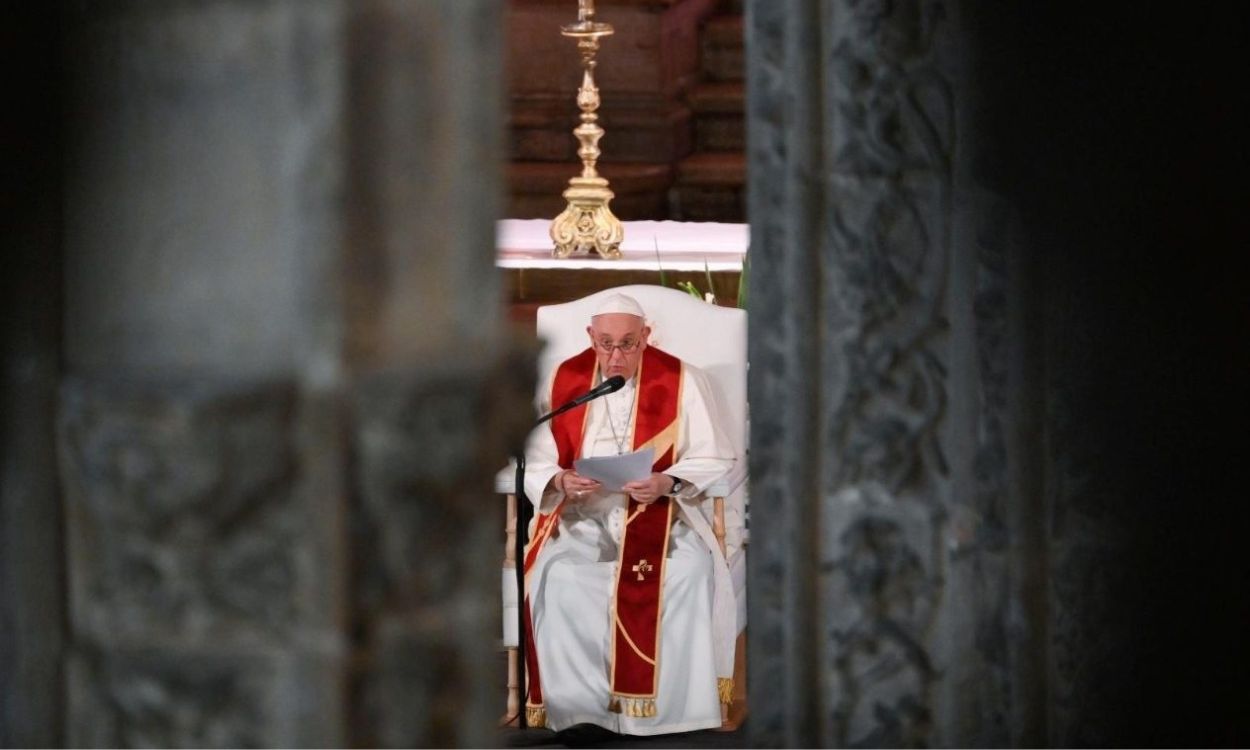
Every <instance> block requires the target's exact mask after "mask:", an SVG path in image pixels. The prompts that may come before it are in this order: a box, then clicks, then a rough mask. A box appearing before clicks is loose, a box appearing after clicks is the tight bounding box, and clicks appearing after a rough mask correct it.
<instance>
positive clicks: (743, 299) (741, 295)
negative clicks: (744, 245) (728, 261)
mask: <svg viewBox="0 0 1250 750" xmlns="http://www.w3.org/2000/svg"><path fill="white" fill-rule="evenodd" d="M750 270H751V255H750V254H749V253H748V254H745V255H743V256H742V273H741V274H739V275H738V307H739V309H742V310H745V309H747V273H748V272H749V271H750Z"/></svg>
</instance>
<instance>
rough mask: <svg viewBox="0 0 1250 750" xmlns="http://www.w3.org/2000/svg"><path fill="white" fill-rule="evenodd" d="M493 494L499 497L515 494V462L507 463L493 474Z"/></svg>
mask: <svg viewBox="0 0 1250 750" xmlns="http://www.w3.org/2000/svg"><path fill="white" fill-rule="evenodd" d="M495 492H497V493H499V494H500V495H515V494H516V462H515V461H509V462H508V465H507V466H505V467H503V468H502V469H500V470H499V471H498V473H496V474H495Z"/></svg>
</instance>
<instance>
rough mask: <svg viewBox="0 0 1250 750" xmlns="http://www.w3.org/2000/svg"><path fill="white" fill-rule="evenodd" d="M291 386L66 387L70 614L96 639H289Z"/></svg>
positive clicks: (293, 544)
mask: <svg viewBox="0 0 1250 750" xmlns="http://www.w3.org/2000/svg"><path fill="white" fill-rule="evenodd" d="M292 408H293V390H292V389H291V388H290V387H289V386H285V385H273V386H258V387H244V388H217V387H214V386H210V385H206V384H189V383H181V384H166V385H141V384H136V383H126V382H121V381H113V382H102V381H88V380H81V379H77V380H70V381H68V382H66V384H65V385H64V387H63V388H62V410H61V417H60V453H61V465H62V474H63V477H64V483H65V496H66V504H67V518H68V527H69V545H70V558H71V567H70V588H71V593H72V595H71V600H72V606H71V619H72V622H73V624H74V629H75V631H76V632H77V634H78V635H80V636H83V637H87V638H90V639H95V640H96V641H98V642H101V643H111V642H118V641H125V640H131V641H144V640H147V639H149V638H153V637H160V638H184V639H198V638H211V637H228V638H232V639H246V640H257V639H268V638H273V637H281V636H284V635H287V634H289V633H288V631H289V629H290V628H291V626H292V623H293V621H294V620H295V619H296V615H297V614H298V612H297V610H298V608H299V606H300V603H299V601H298V599H297V590H298V585H299V583H300V581H299V580H298V579H299V577H300V575H301V572H300V571H301V570H302V566H301V565H300V563H299V561H298V555H299V548H300V545H299V539H300V532H301V520H300V517H299V515H298V514H296V513H295V512H294V509H293V503H292V500H291V486H292V482H293V480H294V477H295V471H296V468H295V459H294V456H293V453H292V450H291V436H290V428H291V424H290V423H291V418H292Z"/></svg>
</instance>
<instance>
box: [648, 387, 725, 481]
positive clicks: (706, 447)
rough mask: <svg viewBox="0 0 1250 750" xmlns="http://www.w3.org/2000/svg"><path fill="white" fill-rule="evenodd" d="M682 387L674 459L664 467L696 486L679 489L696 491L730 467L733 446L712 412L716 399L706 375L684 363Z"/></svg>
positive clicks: (669, 472)
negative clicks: (679, 422) (680, 416)
mask: <svg viewBox="0 0 1250 750" xmlns="http://www.w3.org/2000/svg"><path fill="white" fill-rule="evenodd" d="M682 371H683V375H682V378H683V382H682V389H681V414H682V420H681V424H680V425H679V426H678V433H677V461H676V462H675V463H674V464H673V465H672V466H670V467H669V468H668V469H667V470H665V472H664V473H665V474H670V475H672V476H675V477H680V478H681V479H683V480H685V481H687V482H689V483H690V484H692V485H694V487H696V488H697V490H694V491H691V492H683V493H681V494H682V495H683V496H690V495H695V494H699V493H700V492H702V491H703V490H705V489H706V488H707V487H708V485H710V484H711V483H712V482H715V481H716V480H717V479H720V478H721V477H722V476H724V475H725V474H726V473H727V472H728V471H729V470H730V469H731V468H733V465H734V461H735V460H736V459H735V457H734V450H733V446H732V445H731V444H730V442H729V438H728V437H726V435H725V431H724V430H723V429H721V426H720V416H719V415H717V414H716V413H714V412H713V405H714V404H715V401H714V400H713V398H712V393H711V387H710V386H709V384H708V381H707V375H706V374H704V373H703V371H702V370H700V369H699V368H697V367H694V366H692V365H689V364H684V365H683V367H682Z"/></svg>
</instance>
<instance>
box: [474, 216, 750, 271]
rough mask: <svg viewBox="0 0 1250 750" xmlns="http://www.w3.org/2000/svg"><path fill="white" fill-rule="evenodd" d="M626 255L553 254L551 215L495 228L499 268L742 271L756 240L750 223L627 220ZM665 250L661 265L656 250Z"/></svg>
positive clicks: (503, 222)
mask: <svg viewBox="0 0 1250 750" xmlns="http://www.w3.org/2000/svg"><path fill="white" fill-rule="evenodd" d="M624 226H625V241H624V242H622V243H621V257H620V258H619V259H617V260H606V259H604V258H601V257H599V256H598V255H593V254H592V255H589V256H586V255H583V256H576V257H570V258H553V257H552V256H551V250H552V244H551V236H550V235H549V234H548V233H547V232H548V230H549V229H550V228H551V221H550V220H549V219H503V220H501V221H499V222H497V223H496V227H495V248H496V261H495V265H496V266H498V267H499V268H596V269H600V270H605V271H606V270H614V269H616V270H622V271H656V270H658V269H659V268H660V267H661V266H662V267H663V269H664V270H665V271H702V270H703V268H704V263H705V262H706V264H707V269H708V270H709V271H741V270H742V259H743V257H744V256H745V255H746V252H747V245H748V244H749V242H750V239H751V232H750V227H749V225H747V224H720V223H716V222H691V221H626V222H624ZM657 247H658V248H659V259H658V260H659V263H658V264H657V258H656V248H657Z"/></svg>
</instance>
